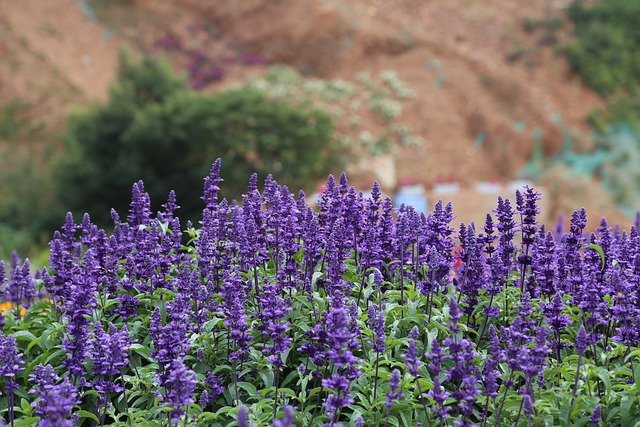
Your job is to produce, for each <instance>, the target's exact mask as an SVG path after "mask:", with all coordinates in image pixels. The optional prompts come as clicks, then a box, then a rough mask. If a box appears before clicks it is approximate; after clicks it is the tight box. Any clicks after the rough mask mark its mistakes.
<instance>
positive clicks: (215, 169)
mask: <svg viewBox="0 0 640 427" xmlns="http://www.w3.org/2000/svg"><path fill="white" fill-rule="evenodd" d="M220 164H221V161H220V159H219V158H218V159H216V161H215V162H213V165H211V171H210V172H209V176H207V177H206V178H205V179H204V195H203V196H202V200H204V204H205V206H206V209H209V210H213V209H215V207H216V206H217V204H218V192H219V191H220V183H221V182H222V181H224V180H223V179H222V178H220Z"/></svg>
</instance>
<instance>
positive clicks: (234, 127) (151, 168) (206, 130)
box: [56, 58, 338, 224]
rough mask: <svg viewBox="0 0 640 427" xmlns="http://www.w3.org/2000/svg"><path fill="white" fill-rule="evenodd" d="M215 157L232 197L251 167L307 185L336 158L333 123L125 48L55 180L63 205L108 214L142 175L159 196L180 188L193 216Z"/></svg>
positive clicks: (73, 131)
mask: <svg viewBox="0 0 640 427" xmlns="http://www.w3.org/2000/svg"><path fill="white" fill-rule="evenodd" d="M218 157H220V158H223V159H224V162H225V165H226V167H228V168H229V169H228V170H225V177H226V181H225V182H224V183H223V185H222V195H223V196H227V197H237V196H238V195H240V194H241V192H242V190H243V189H244V188H246V177H247V176H249V175H250V173H251V172H253V171H255V172H257V173H258V175H262V178H264V177H265V176H266V174H267V173H271V174H273V175H274V177H275V178H276V179H277V180H278V181H279V182H282V183H283V184H289V185H294V186H295V187H296V188H298V187H302V188H309V187H310V186H311V185H313V183H314V181H315V180H317V179H318V178H320V177H324V176H326V174H327V173H328V172H329V169H330V167H335V166H336V165H337V164H338V163H337V156H336V151H335V145H334V138H333V123H332V121H331V119H330V117H329V116H328V115H327V114H326V113H324V112H322V111H319V110H311V109H310V110H303V109H300V108H299V107H293V106H291V105H289V104H286V103H284V102H274V101H271V100H269V99H268V98H266V97H265V96H264V95H263V94H260V93H259V92H256V91H253V90H250V89H246V88H240V89H234V90H229V91H225V92H220V93H215V94H213V95H206V94H201V93H196V92H193V91H191V90H190V89H189V88H188V86H187V84H186V82H185V81H184V80H183V79H182V78H180V77H177V76H175V75H174V74H173V73H172V71H171V69H170V67H169V66H168V65H167V64H164V63H162V62H159V61H158V60H156V59H153V58H145V59H144V60H142V61H141V62H139V63H132V62H131V61H130V60H128V59H127V58H123V60H122V65H121V68H120V71H119V79H118V81H117V83H116V84H115V85H114V86H113V87H112V88H111V93H110V98H109V100H108V102H107V103H106V104H101V105H95V106H93V107H92V108H90V109H88V110H85V111H80V112H76V113H75V114H73V115H72V116H71V118H70V122H69V130H68V135H67V150H66V153H65V156H64V158H63V159H61V161H60V162H59V163H58V166H57V167H56V178H57V179H56V181H57V183H58V188H59V196H60V198H61V200H62V202H63V205H64V206H66V207H68V209H70V210H72V211H77V212H81V211H87V212H89V213H90V214H92V217H94V219H95V220H96V221H97V222H98V223H101V224H106V223H108V221H109V218H108V216H107V215H105V213H108V212H109V211H110V209H111V208H115V209H116V210H117V211H118V212H119V213H120V214H122V213H124V212H126V211H127V208H128V201H127V200H128V197H126V195H127V194H129V193H130V189H131V185H132V183H133V182H136V181H138V180H143V181H144V182H145V190H146V191H147V192H149V194H150V196H151V199H152V200H156V201H159V200H165V199H166V197H167V194H168V193H169V191H170V190H174V191H175V192H176V194H177V196H178V203H179V204H180V205H181V206H182V215H181V216H182V217H183V218H184V217H186V218H190V219H193V218H195V217H196V216H197V212H198V211H199V210H200V209H201V208H202V203H201V201H200V200H199V197H198V195H199V194H200V190H201V188H202V176H205V175H206V174H207V172H208V169H209V168H210V166H211V163H212V162H213V161H214V160H215V159H216V158H218ZM158 207H159V206H155V208H158Z"/></svg>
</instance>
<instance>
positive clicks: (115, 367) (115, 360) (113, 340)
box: [91, 322, 131, 393]
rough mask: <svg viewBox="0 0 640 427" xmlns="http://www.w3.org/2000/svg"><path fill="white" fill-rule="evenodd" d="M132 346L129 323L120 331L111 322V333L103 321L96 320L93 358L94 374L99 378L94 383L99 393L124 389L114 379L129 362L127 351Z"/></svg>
mask: <svg viewBox="0 0 640 427" xmlns="http://www.w3.org/2000/svg"><path fill="white" fill-rule="evenodd" d="M130 346H131V342H130V339H129V331H128V329H127V325H124V326H123V327H122V329H121V330H120V331H118V330H117V328H116V327H115V326H114V325H113V324H111V323H110V324H109V333H106V332H105V331H104V328H103V326H102V323H101V322H96V324H95V329H94V339H93V345H92V351H91V360H92V361H93V374H94V376H97V377H98V378H99V379H98V380H96V381H94V383H93V384H94V387H95V389H96V390H97V391H98V392H99V393H110V392H120V391H122V387H121V386H119V385H117V384H115V383H114V382H113V379H114V377H116V376H118V375H120V374H121V373H122V369H123V368H124V367H125V366H127V365H128V364H129V358H128V356H127V353H126V351H127V349H128V348H129V347H130Z"/></svg>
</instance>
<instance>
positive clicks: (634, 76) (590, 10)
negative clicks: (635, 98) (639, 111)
mask: <svg viewBox="0 0 640 427" xmlns="http://www.w3.org/2000/svg"><path fill="white" fill-rule="evenodd" d="M569 19H570V20H571V21H572V22H573V24H574V26H575V36H576V41H575V42H574V43H572V44H570V45H569V46H568V47H567V49H566V52H567V56H568V59H569V62H570V64H571V66H572V67H573V69H574V70H575V71H576V72H578V73H579V74H580V75H581V76H582V77H583V78H584V80H585V81H586V82H587V84H588V85H589V86H591V87H592V88H593V89H594V90H595V91H597V92H598V93H599V94H601V95H610V94H612V93H615V92H617V91H621V90H622V91H625V90H629V89H631V88H633V87H635V86H637V85H638V84H640V25H639V24H638V23H639V22H640V2H638V1H636V0H603V1H601V2H599V3H597V4H596V5H594V6H591V7H586V6H585V2H584V1H583V0H575V1H574V2H573V3H572V5H571V7H570V8H569Z"/></svg>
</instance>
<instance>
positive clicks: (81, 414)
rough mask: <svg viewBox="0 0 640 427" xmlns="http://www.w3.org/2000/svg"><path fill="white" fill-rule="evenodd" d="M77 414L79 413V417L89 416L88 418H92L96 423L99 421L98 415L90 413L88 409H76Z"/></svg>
mask: <svg viewBox="0 0 640 427" xmlns="http://www.w3.org/2000/svg"><path fill="white" fill-rule="evenodd" d="M78 415H80V418H89V419H90V420H93V421H95V422H96V423H98V422H100V421H99V420H98V417H96V416H95V414H92V413H91V412H89V411H85V410H80V411H78Z"/></svg>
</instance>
